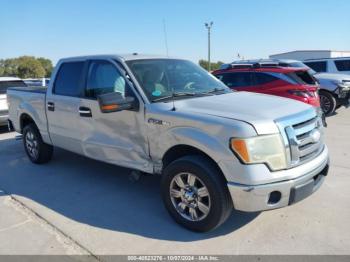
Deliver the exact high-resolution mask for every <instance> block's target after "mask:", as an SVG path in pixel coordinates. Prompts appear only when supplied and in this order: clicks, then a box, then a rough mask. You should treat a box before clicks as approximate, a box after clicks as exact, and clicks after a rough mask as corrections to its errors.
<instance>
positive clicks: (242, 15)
mask: <svg viewBox="0 0 350 262" xmlns="http://www.w3.org/2000/svg"><path fill="white" fill-rule="evenodd" d="M0 6H1V8H0V58H8V57H15V56H19V55H34V56H43V57H48V58H50V59H52V60H53V61H54V62H55V61H57V60H58V59H59V58H60V57H66V56H74V55H83V54H102V53H130V52H139V53H149V54H165V52H166V49H165V44H164V42H165V41H164V33H163V32H164V31H163V22H162V21H163V19H164V20H165V24H166V28H167V36H168V46H169V54H170V55H171V56H177V57H183V58H188V59H190V60H193V61H198V60H199V59H200V58H204V59H206V57H207V42H206V41H207V33H206V29H205V27H204V22H206V21H214V25H213V31H212V60H215V61H216V60H222V61H224V62H227V61H231V60H233V59H236V56H237V53H240V54H242V55H243V56H244V57H245V58H260V57H267V56H268V55H270V54H273V53H278V52H284V51H289V50H296V49H335V50H350V15H349V10H350V1H348V0H333V1H330V0H307V1H306V0H304V1H302V0H289V1H282V0H279V1H278V0H250V1H249V0H248V1H243V0H242V1H240V0H221V1H213V0H212V1H208V0H173V1H170V0H123V1H122V0H100V1H97V0H52V1H49V0H31V1H29V0H0Z"/></svg>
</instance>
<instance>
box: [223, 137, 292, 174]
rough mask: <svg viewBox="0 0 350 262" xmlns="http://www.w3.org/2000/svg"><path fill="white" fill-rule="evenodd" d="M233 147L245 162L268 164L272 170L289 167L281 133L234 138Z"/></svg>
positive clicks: (232, 140)
mask: <svg viewBox="0 0 350 262" xmlns="http://www.w3.org/2000/svg"><path fill="white" fill-rule="evenodd" d="M230 144H231V149H232V150H233V151H234V152H235V153H236V154H237V155H238V156H239V158H240V159H241V160H242V161H243V162H244V163H245V164H258V163H264V164H267V165H268V166H269V167H270V169H272V170H280V169H285V168H287V159H286V151H285V147H284V144H283V141H282V137H281V136H280V135H279V134H275V135H264V136H256V137H250V138H232V139H231V143H230Z"/></svg>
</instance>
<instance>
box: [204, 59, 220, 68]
mask: <svg viewBox="0 0 350 262" xmlns="http://www.w3.org/2000/svg"><path fill="white" fill-rule="evenodd" d="M198 63H199V65H200V66H201V67H203V68H204V69H205V70H208V68H209V63H208V60H204V59H201V60H199V62H198ZM222 64H224V62H221V61H218V62H216V63H214V62H210V69H211V70H217V69H219V68H220V66H221V65H222Z"/></svg>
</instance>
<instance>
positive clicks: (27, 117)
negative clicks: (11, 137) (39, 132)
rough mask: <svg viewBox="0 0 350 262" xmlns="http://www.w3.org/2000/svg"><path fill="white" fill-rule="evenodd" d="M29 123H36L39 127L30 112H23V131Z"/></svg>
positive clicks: (21, 124) (21, 117)
mask: <svg viewBox="0 0 350 262" xmlns="http://www.w3.org/2000/svg"><path fill="white" fill-rule="evenodd" d="M29 124H34V125H35V126H36V127H38V126H37V124H36V123H35V121H34V119H33V117H31V116H30V115H29V114H28V113H22V114H21V116H20V117H19V126H20V131H21V133H22V132H23V128H24V127H25V126H27V125H29Z"/></svg>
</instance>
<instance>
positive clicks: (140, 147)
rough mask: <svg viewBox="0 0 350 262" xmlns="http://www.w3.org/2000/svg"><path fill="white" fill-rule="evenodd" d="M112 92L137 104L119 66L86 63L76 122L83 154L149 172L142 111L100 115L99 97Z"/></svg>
mask: <svg viewBox="0 0 350 262" xmlns="http://www.w3.org/2000/svg"><path fill="white" fill-rule="evenodd" d="M113 92H118V93H120V94H121V95H122V96H123V97H129V96H132V97H134V98H135V100H136V101H138V102H137V104H139V103H140V102H139V100H138V97H137V96H136V94H135V92H134V90H133V88H132V86H131V83H130V82H129V80H128V79H127V78H126V77H125V72H124V70H123V69H122V67H121V65H120V64H118V63H117V62H115V61H111V60H91V61H89V64H88V67H87V80H86V85H85V89H84V93H83V99H82V101H81V104H80V112H81V113H80V119H79V125H80V129H81V130H82V134H81V140H82V148H83V151H84V154H85V155H86V156H88V157H90V158H94V159H98V160H102V161H104V162H109V163H113V164H117V165H121V166H125V167H132V168H136V169H140V170H145V171H146V170H149V171H150V168H151V166H150V165H149V163H150V162H149V153H148V142H147V138H146V132H145V126H146V125H145V124H144V123H145V119H144V113H143V108H142V107H141V106H139V108H134V109H130V110H124V111H119V112H112V113H102V112H101V110H100V106H99V103H98V101H97V97H98V95H100V94H106V93H113Z"/></svg>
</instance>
